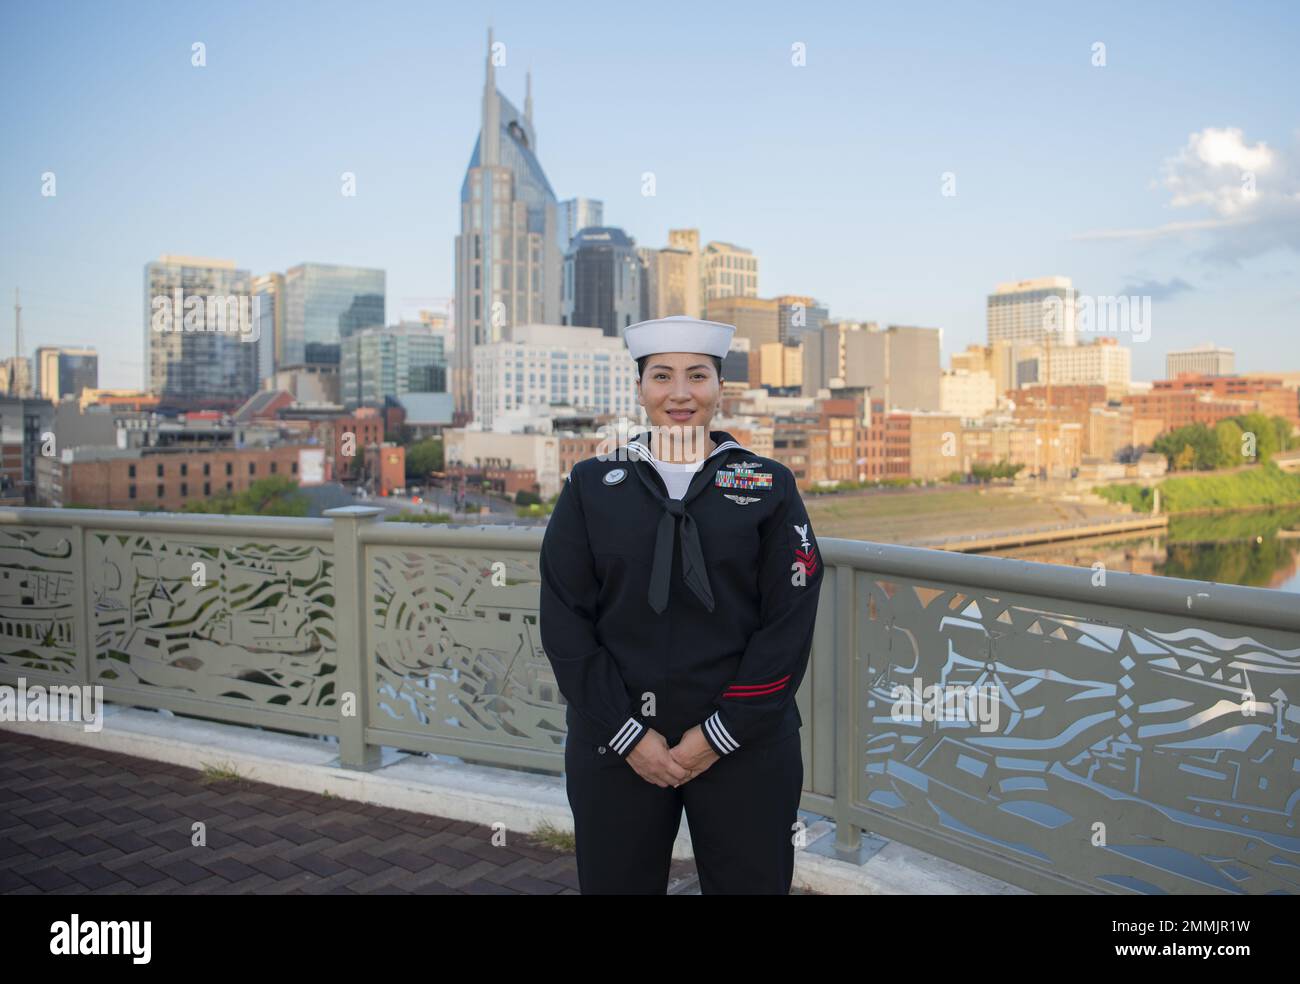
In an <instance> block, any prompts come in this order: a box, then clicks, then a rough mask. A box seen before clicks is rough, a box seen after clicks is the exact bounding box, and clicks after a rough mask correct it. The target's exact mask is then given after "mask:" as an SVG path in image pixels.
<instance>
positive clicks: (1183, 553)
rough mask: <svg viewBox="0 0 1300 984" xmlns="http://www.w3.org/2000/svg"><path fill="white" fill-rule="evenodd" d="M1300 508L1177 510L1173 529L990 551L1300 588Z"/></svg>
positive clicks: (1058, 561)
mask: <svg viewBox="0 0 1300 984" xmlns="http://www.w3.org/2000/svg"><path fill="white" fill-rule="evenodd" d="M1287 530H1294V531H1297V532H1300V508H1296V507H1290V508H1283V509H1261V510H1253V511H1242V512H1227V513H1215V514H1213V515H1204V516H1174V517H1171V518H1170V520H1169V529H1168V532H1167V533H1160V534H1158V535H1155V536H1153V535H1151V534H1150V533H1147V534H1140V535H1134V536H1129V537H1123V538H1116V539H1107V540H1080V541H1075V542H1072V543H1064V544H1044V545H1042V546H1035V547H1015V548H1012V549H1009V550H999V551H993V552H991V556H995V557H1016V558H1018V559H1020V560H1036V561H1039V562H1042V563H1050V564H1070V565H1073V566H1076V567H1091V566H1092V565H1093V564H1095V563H1097V562H1098V561H1101V562H1102V563H1103V564H1105V565H1106V569H1107V570H1111V571H1128V572H1131V573H1136V574H1162V575H1164V576H1166V577H1186V578H1192V579H1195V580H1198V581H1217V582H1218V583H1220V584H1245V585H1250V586H1252V587H1260V588H1274V589H1277V590H1279V591H1294V592H1297V593H1300V535H1296V536H1291V537H1287V536H1285V535H1284V534H1285V531H1287Z"/></svg>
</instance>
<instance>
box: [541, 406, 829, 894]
mask: <svg viewBox="0 0 1300 984" xmlns="http://www.w3.org/2000/svg"><path fill="white" fill-rule="evenodd" d="M710 436H711V437H712V439H713V441H714V442H716V447H715V449H714V450H713V452H712V453H711V454H710V455H709V457H708V458H707V460H706V461H705V463H704V465H703V467H702V468H701V469H700V470H699V471H698V472H696V473H695V475H694V477H693V478H692V480H691V483H690V485H689V487H688V489H687V491H686V493H685V494H684V495H683V496H682V498H681V499H680V500H677V499H671V498H669V497H668V491H667V488H666V487H665V485H664V482H663V479H662V477H661V476H660V474H659V472H658V470H657V469H656V468H655V466H654V464H653V463H652V462H653V455H652V454H651V451H650V448H649V447H648V446H647V444H646V443H644V442H643V441H641V440H637V439H633V440H630V441H629V442H628V443H627V444H626V445H624V446H622V447H621V448H620V449H619V451H618V453H617V454H615V455H611V456H608V457H607V458H606V459H604V460H602V459H601V458H598V457H597V458H588V459H586V460H584V461H581V462H579V463H577V464H576V465H575V466H574V467H573V469H572V470H571V472H570V474H569V476H568V479H567V481H566V482H565V483H564V485H563V487H562V489H561V492H560V496H559V499H558V501H557V502H556V505H555V509H554V512H553V513H552V515H551V518H550V521H549V522H548V524H547V527H546V533H545V536H544V538H543V542H542V549H541V559H540V574H541V603H540V612H539V616H540V626H539V628H540V633H541V641H542V646H543V649H544V650H545V652H546V655H547V657H548V659H549V661H550V663H551V666H552V668H553V670H554V672H555V678H556V682H557V684H558V686H559V689H560V692H561V693H562V694H563V695H564V697H565V700H566V701H567V705H568V706H567V710H566V720H567V724H568V745H567V746H566V771H567V772H568V774H569V791H570V802H571V803H572V804H573V805H574V816H575V829H576V833H577V836H578V853H579V874H580V878H581V879H582V881H583V891H584V892H587V891H589V890H594V891H606V890H607V891H659V892H662V891H663V890H664V889H663V886H662V882H661V879H662V881H666V876H667V864H668V856H667V855H666V854H665V853H664V852H665V851H666V850H670V849H671V842H672V837H675V835H676V829H677V823H678V821H679V819H680V808H681V802H682V800H681V799H679V798H677V796H676V794H677V793H678V792H679V790H680V792H681V793H682V794H683V796H684V797H685V805H686V807H687V813H688V819H689V822H690V825H691V831H692V840H693V842H694V843H695V851H696V861H697V865H698V866H699V868H700V873H701V876H702V883H703V886H704V888H705V891H706V892H707V891H709V890H710V887H711V888H712V890H713V891H751V890H752V891H768V890H771V891H782V890H784V891H788V890H789V884H790V880H789V874H790V871H791V870H792V864H793V861H792V855H791V850H792V849H791V847H790V845H789V843H788V841H787V842H785V843H783V844H775V843H769V842H771V841H773V840H774V839H775V838H776V837H777V835H778V834H780V833H781V832H782V831H783V830H784V831H785V833H784V837H785V838H788V837H789V836H790V835H789V831H788V829H786V828H788V827H789V824H790V823H791V822H793V821H794V820H795V813H796V812H797V804H798V796H799V788H800V786H801V785H802V753H801V751H800V748H799V739H798V732H799V728H800V727H801V725H802V723H803V721H802V718H801V716H800V714H799V709H798V707H797V705H796V703H795V694H796V692H797V690H798V688H799V684H800V682H801V681H802V679H803V676H804V672H805V670H806V669H807V665H808V657H809V653H810V650H811V647H812V637H813V627H814V622H815V620H816V615H817V603H818V594H819V591H820V588H821V583H822V577H823V573H824V572H823V567H822V558H821V552H820V550H819V549H818V546H817V540H816V537H815V536H814V534H813V530H812V526H811V524H810V523H809V521H808V515H807V512H806V511H805V508H804V504H803V501H802V499H801V498H800V496H799V491H798V488H797V486H796V484H795V480H794V476H793V474H792V473H791V472H790V470H789V469H788V468H787V467H786V466H785V465H783V464H781V463H780V462H778V461H775V460H773V459H770V458H764V457H761V456H759V455H756V454H754V452H753V451H751V450H749V449H747V448H745V447H743V446H742V445H741V444H740V443H739V442H737V441H736V440H734V439H733V438H732V436H731V435H730V434H728V433H726V432H725V431H712V432H711V433H710ZM696 725H700V726H701V728H702V731H703V734H704V737H705V738H706V739H707V740H708V742H709V744H710V745H711V746H712V747H713V750H714V751H715V752H717V754H718V755H719V756H721V760H720V761H718V762H715V763H714V764H713V765H712V766H710V767H709V768H708V769H706V770H705V771H704V772H703V773H701V774H700V775H698V776H696V777H695V778H693V779H691V780H689V781H687V782H686V783H684V784H683V785H682V786H681V787H669V788H668V789H666V790H665V789H663V788H661V787H658V786H656V785H655V784H653V783H650V782H647V781H646V780H644V779H642V778H641V777H640V775H639V774H637V773H636V771H635V770H634V769H632V768H631V766H630V765H628V764H627V763H623V762H619V761H618V759H619V758H620V757H626V756H627V755H628V753H629V752H631V751H632V749H633V748H635V747H636V745H637V743H638V742H640V741H641V740H642V739H643V738H644V737H645V735H646V733H647V729H648V728H654V729H655V730H656V731H658V732H659V733H660V734H662V735H663V736H664V738H665V739H666V740H667V742H668V744H669V746H670V747H671V746H672V745H675V744H676V743H677V742H678V741H680V739H681V736H682V735H683V734H684V733H685V732H686V731H688V730H689V729H691V728H693V727H695V726H696ZM761 749H769V750H771V749H780V752H779V755H780V760H781V761H780V767H779V769H778V768H776V766H775V765H774V762H775V760H774V759H771V760H767V761H764V755H763V753H762V752H761V751H760V750H761ZM751 750H752V751H751ZM747 752H748V754H746V753H747ZM776 754H777V753H776V752H773V755H776ZM742 761H743V762H744V763H745V764H743V765H742V764H741V763H742ZM733 762H734V763H735V764H734V765H733V764H731V763H733ZM606 763H609V765H608V766H607V765H606ZM614 763H617V767H616V769H615V765H614ZM597 764H598V767H596V768H594V769H593V768H592V767H591V766H593V765H597ZM724 766H726V768H725V769H724V768H723V767H724ZM762 769H766V772H763V773H762V774H760V771H761V770H762ZM796 773H797V775H796ZM628 777H630V779H629V778H628ZM711 777H712V778H711ZM760 787H761V788H760ZM768 787H771V792H770V793H767V792H765V791H764V790H765V789H767V788H768ZM777 787H779V789H778V788H777ZM710 790H714V791H715V792H713V793H710ZM724 790H725V797H724V796H723V792H724ZM620 791H621V792H620ZM746 796H752V797H754V799H753V801H752V802H751V803H750V806H749V808H748V814H749V816H753V817H757V816H760V815H761V814H763V813H767V814H770V815H771V817H772V818H773V819H772V822H771V823H769V824H768V825H767V827H766V828H765V829H763V830H761V831H760V830H759V829H758V827H757V826H755V827H754V828H753V830H752V832H751V839H753V838H756V840H753V843H752V850H750V849H748V848H746V847H745V846H744V842H745V836H744V830H745V829H747V817H746V816H737V815H733V814H734V811H735V810H736V809H738V808H744V807H742V806H741V804H742V803H743V802H744V801H745V797H746ZM692 797H693V798H694V800H695V801H696V810H697V812H698V813H699V817H700V822H699V823H698V824H697V817H696V816H695V815H692V812H691V807H692ZM724 798H725V800H726V802H724ZM667 800H671V801H672V802H673V803H676V804H677V807H676V809H677V815H676V818H675V819H674V818H673V815H672V804H671V803H669V804H668V805H667V806H665V807H664V812H663V813H662V817H663V819H662V822H658V821H656V822H655V823H654V824H653V825H651V826H643V828H642V830H641V833H642V835H643V840H645V841H647V842H653V843H649V844H648V845H647V850H649V851H650V852H651V853H650V854H646V855H644V856H641V857H640V859H639V860H638V856H637V855H636V846H637V844H636V843H635V842H634V840H629V838H628V832H627V830H626V829H625V830H623V831H622V832H621V835H620V832H619V831H614V830H596V829H593V827H597V826H600V825H601V824H604V823H607V822H608V823H611V824H612V823H614V822H615V819H616V818H617V817H619V813H620V810H622V811H626V810H627V809H628V808H633V809H639V810H640V814H639V815H642V821H641V822H643V823H644V824H649V823H650V821H649V820H647V819H645V817H647V816H649V815H650V814H655V813H656V811H657V810H658V809H659V803H660V802H661V801H667ZM634 801H635V802H634ZM728 802H729V803H730V804H731V805H730V806H729V805H728ZM769 804H770V806H769ZM599 810H606V811H611V812H608V814H607V816H608V820H602V819H599V818H600V817H601V816H606V814H601V813H599V812H598V811H599ZM729 811H730V812H729ZM656 815H658V814H656ZM787 815H788V816H787ZM623 816H627V814H626V812H624V813H623ZM617 822H618V823H620V824H623V823H624V821H622V820H618V821H617ZM715 823H716V824H723V825H724V826H728V825H729V829H730V831H731V836H730V837H726V836H724V835H723V834H722V833H719V834H718V836H716V837H709V838H707V840H708V842H709V843H710V844H713V845H714V847H713V848H709V847H708V845H707V844H705V843H703V842H702V835H703V834H704V833H707V830H706V828H707V826H708V825H710V824H715ZM584 825H585V827H586V828H587V829H586V831H585V834H586V836H585V838H584V829H583V828H584ZM668 825H671V835H670V834H669V832H668ZM697 826H699V827H700V833H697ZM584 839H585V842H586V845H587V848H586V854H587V858H588V863H587V864H586V865H585V866H584V863H583V854H584ZM724 841H726V842H727V845H726V846H725V847H724V846H723V842H724ZM738 845H739V846H738ZM710 850H712V852H713V853H712V855H711V856H707V857H706V855H708V854H709V851H710ZM737 850H739V851H741V852H742V854H743V855H744V856H743V857H741V856H740V855H734V854H731V855H728V857H729V860H728V859H727V858H724V856H723V855H724V853H726V852H727V851H737ZM596 858H599V859H600V861H601V865H600V867H599V870H600V871H602V872H604V874H602V875H597V870H598V866H597V865H596V864H595V863H594V862H593V859H596ZM764 858H766V859H767V860H763V859H764ZM774 859H775V860H774ZM611 864H615V865H622V869H621V880H619V878H616V877H615V876H614V875H613V874H610V873H609V872H608V871H607V869H608V867H609V865H611ZM756 866H757V867H756ZM775 868H780V869H783V870H781V871H779V872H777V873H776V874H775V876H773V874H772V869H775ZM600 877H604V878H605V880H604V881H600V882H599V887H597V886H598V878H600ZM782 883H783V884H784V889H782V888H781V887H780V886H781V884H782ZM774 885H775V886H776V887H772V886H774ZM589 886H590V888H589Z"/></svg>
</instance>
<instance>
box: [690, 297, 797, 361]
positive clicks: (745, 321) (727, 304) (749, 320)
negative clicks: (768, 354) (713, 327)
mask: <svg viewBox="0 0 1300 984" xmlns="http://www.w3.org/2000/svg"><path fill="white" fill-rule="evenodd" d="M779 314H780V310H779V307H778V305H777V302H776V301H774V300H769V299H767V298H763V297H718V298H714V299H713V300H711V301H709V302H708V304H706V305H705V308H704V317H705V319H706V320H708V321H720V322H721V323H722V324H724V325H735V326H736V337H737V338H748V339H749V341H750V343H751V344H752V345H753V346H754V348H755V349H757V348H758V346H760V345H766V344H767V343H768V342H779V341H780V340H781V337H780V336H781V329H780V317H779Z"/></svg>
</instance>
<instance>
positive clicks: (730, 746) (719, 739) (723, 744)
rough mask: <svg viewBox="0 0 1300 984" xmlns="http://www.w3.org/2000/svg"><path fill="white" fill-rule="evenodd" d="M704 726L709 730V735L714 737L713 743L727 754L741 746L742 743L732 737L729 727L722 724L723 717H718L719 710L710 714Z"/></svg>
mask: <svg viewBox="0 0 1300 984" xmlns="http://www.w3.org/2000/svg"><path fill="white" fill-rule="evenodd" d="M704 727H705V730H707V731H708V733H709V737H710V738H712V739H713V743H714V744H715V745H717V746H718V747H719V748H721V749H722V750H723V751H724V752H726V753H727V754H730V753H732V752H734V751H735V750H736V749H737V748H739V747H740V743H739V742H738V741H736V739H734V738H732V737H731V734H730V733H729V732H728V731H727V729H726V728H724V727H723V726H722V718H720V717H718V712H717V711H714V712H713V713H712V714H711V715H709V717H708V719H707V720H706V721H705V722H704Z"/></svg>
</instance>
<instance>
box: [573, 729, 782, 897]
mask: <svg viewBox="0 0 1300 984" xmlns="http://www.w3.org/2000/svg"><path fill="white" fill-rule="evenodd" d="M665 738H667V739H668V745H669V747H670V748H671V747H672V746H673V745H674V744H675V741H674V740H673V739H672V738H668V736H665ZM643 740H645V739H643ZM602 747H604V752H603V753H602V752H601V748H602ZM564 766H565V772H566V776H567V787H568V793H569V806H570V807H571V808H572V810H573V822H574V836H575V840H576V844H577V860H578V884H579V887H580V889H581V891H582V894H583V895H664V894H666V893H667V891H668V871H669V865H670V864H671V863H672V847H673V841H674V840H675V839H676V837H677V830H678V828H679V827H680V825H681V820H682V808H683V807H685V808H686V821H687V823H688V824H689V825H690V831H691V843H692V845H693V846H694V849H695V866H696V869H697V871H698V872H699V876H700V892H701V893H702V894H704V895H724V894H725V895H789V894H790V884H791V882H792V881H793V879H794V837H795V823H796V822H797V820H798V811H799V797H800V794H801V791H802V789H803V752H802V748H801V744H800V738H799V732H798V731H795V732H794V733H792V734H789V735H786V736H784V737H782V738H778V739H776V740H774V741H769V742H767V743H765V744H761V745H754V746H753V747H748V746H746V747H741V748H738V749H737V750H736V751H734V752H732V753H731V754H730V755H724V756H723V757H722V758H720V759H718V760H717V761H716V762H714V763H713V764H712V765H711V766H709V768H708V769H706V770H705V771H704V772H702V773H701V774H700V775H698V776H696V777H695V778H694V779H691V780H690V781H689V782H687V783H685V784H684V785H682V786H678V787H673V786H668V787H667V788H661V787H659V786H656V785H655V784H654V783H652V782H647V781H646V780H645V779H642V778H641V776H640V774H639V773H638V772H637V771H636V769H634V768H632V766H631V764H629V763H628V762H627V760H626V759H622V758H619V756H618V755H616V754H615V753H614V752H613V751H612V750H611V749H609V748H608V747H607V746H600V745H595V744H592V743H590V742H581V741H575V740H574V739H573V738H572V736H570V737H569V739H568V742H567V744H566V745H565V749H564Z"/></svg>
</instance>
